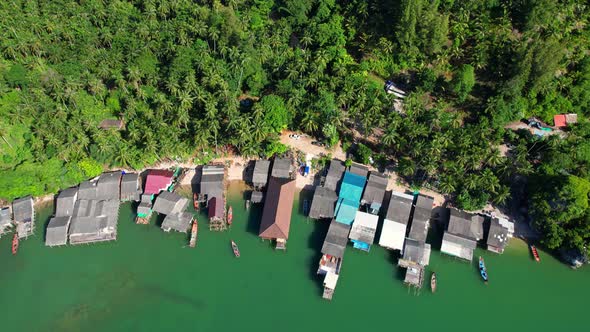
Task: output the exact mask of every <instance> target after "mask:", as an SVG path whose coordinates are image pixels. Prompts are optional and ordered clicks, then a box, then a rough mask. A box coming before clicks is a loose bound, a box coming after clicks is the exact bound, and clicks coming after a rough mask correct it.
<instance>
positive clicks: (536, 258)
mask: <svg viewBox="0 0 590 332" xmlns="http://www.w3.org/2000/svg"><path fill="white" fill-rule="evenodd" d="M531 252H532V253H533V257H534V258H535V260H536V261H537V262H540V261H541V257H539V252H538V251H537V248H536V247H535V246H534V245H531Z"/></svg>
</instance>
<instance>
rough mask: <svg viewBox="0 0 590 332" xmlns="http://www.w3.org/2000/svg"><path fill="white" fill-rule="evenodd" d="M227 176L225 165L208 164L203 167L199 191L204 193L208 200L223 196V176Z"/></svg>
mask: <svg viewBox="0 0 590 332" xmlns="http://www.w3.org/2000/svg"><path fill="white" fill-rule="evenodd" d="M224 176H225V167H224V166H223V165H206V166H203V168H202V169H201V182H200V186H199V193H200V194H201V195H203V198H204V199H205V200H206V201H209V200H210V199H211V198H213V197H222V198H223V195H224V184H223V178H224Z"/></svg>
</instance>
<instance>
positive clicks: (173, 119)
mask: <svg viewBox="0 0 590 332" xmlns="http://www.w3.org/2000/svg"><path fill="white" fill-rule="evenodd" d="M589 14H590V8H589V7H588V4H587V3H586V1H582V0H571V1H567V0H564V1H552V0H512V1H509V0H507V1H502V0H472V1H454V0H446V1H445V0H441V1H438V0H400V1H393V0H391V1H387V0H351V1H344V0H342V1H336V0H295V1H287V0H227V1H219V0H212V1H193V0H134V1H123V0H113V1H109V0H78V1H73V0H6V1H2V2H1V3H0V25H1V29H2V31H3V34H2V37H1V38H0V52H1V59H0V138H1V139H0V151H1V158H0V197H3V198H5V199H8V200H10V199H13V198H15V197H19V196H23V195H28V194H33V195H41V194H43V193H47V192H56V191H58V190H59V189H60V188H63V187H66V186H70V185H73V184H75V183H78V182H79V181H81V180H83V179H86V178H88V177H92V176H95V175H97V174H98V173H100V172H101V171H102V170H103V169H104V168H107V167H128V168H129V167H130V168H135V169H140V168H142V167H144V166H146V165H150V164H153V163H154V162H156V161H158V160H164V159H172V160H192V161H195V162H205V161H207V159H209V158H211V157H213V156H215V155H218V154H221V153H223V152H224V151H228V149H232V150H236V151H238V152H239V153H241V154H243V155H247V156H254V155H261V156H271V155H272V154H273V153H275V152H279V151H283V150H284V146H282V145H281V144H280V143H279V142H278V135H279V133H280V132H281V130H283V129H285V128H290V129H294V130H301V131H303V132H306V133H309V134H312V135H314V136H315V137H317V138H319V139H322V140H324V141H325V142H327V143H328V144H335V143H336V142H338V141H339V140H341V141H342V142H343V146H344V147H345V149H348V150H349V151H350V152H353V154H354V155H355V157H356V158H358V159H359V160H360V161H365V162H366V161H367V160H368V157H369V156H373V158H374V160H375V162H376V163H377V164H378V165H379V166H385V165H394V167H395V168H396V169H397V171H398V172H399V174H400V175H402V176H403V177H404V179H405V180H406V181H408V182H409V183H410V184H412V185H413V186H416V187H420V186H426V187H429V188H433V189H435V190H438V191H440V192H443V193H445V194H447V195H449V197H450V198H451V199H452V200H453V201H454V202H455V204H456V205H457V206H459V207H461V208H464V209H468V210H473V209H478V208H481V207H482V206H484V205H485V204H486V203H487V202H492V203H494V204H496V205H499V206H503V205H505V206H508V205H510V204H516V205H518V206H520V205H524V206H529V208H530V210H529V213H530V214H531V216H532V218H533V220H534V222H535V225H536V226H537V228H538V229H540V230H542V232H543V234H544V235H545V237H544V241H545V244H546V245H547V246H548V247H549V248H559V247H568V248H578V249H582V250H584V249H585V246H586V245H587V244H588V242H589V241H590V212H589V209H588V194H589V192H590V174H589V167H590V124H588V121H587V120H586V119H588V117H589V116H590V109H589V105H590V55H589V53H588V49H589V45H590V42H589V37H590V31H589V26H588V23H589ZM385 80H393V81H394V82H395V83H397V84H398V85H399V86H401V87H403V89H404V90H405V91H406V92H407V93H408V97H407V98H405V99H404V100H403V105H402V107H399V105H398V106H397V107H396V106H395V103H396V102H397V103H399V101H396V100H395V98H396V97H395V96H394V95H392V94H387V93H386V92H385V91H384V88H383V86H384V81H385ZM559 113H577V114H578V117H579V123H578V124H577V125H573V126H570V127H568V128H567V129H566V130H565V133H564V134H563V135H552V136H549V137H546V138H538V137H536V136H533V135H531V134H530V132H528V131H525V130H520V131H513V130H507V129H505V128H504V127H505V126H506V125H507V124H508V123H511V122H514V121H519V120H520V119H522V118H528V117H531V116H536V117H537V118H539V119H541V120H543V121H545V122H546V123H548V124H550V125H552V124H553V120H552V118H553V115H555V114H559ZM104 119H122V120H124V122H125V129H124V130H121V131H118V130H116V129H109V130H103V129H99V128H98V125H99V123H100V121H102V120H104ZM359 133H360V135H359ZM376 142H377V143H376ZM502 147H506V148H505V149H504V150H507V152H506V151H504V150H502ZM502 151H504V152H502ZM510 202H512V203H510ZM509 203H510V204H509Z"/></svg>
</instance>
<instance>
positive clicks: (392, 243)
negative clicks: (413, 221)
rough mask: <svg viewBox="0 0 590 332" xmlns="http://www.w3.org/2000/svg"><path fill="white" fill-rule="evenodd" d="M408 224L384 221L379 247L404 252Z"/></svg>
mask: <svg viewBox="0 0 590 332" xmlns="http://www.w3.org/2000/svg"><path fill="white" fill-rule="evenodd" d="M407 226H408V225H407V224H402V223H399V222H395V221H392V220H389V219H385V220H383V229H382V230H381V237H380V238H379V245H380V246H382V247H385V248H389V249H394V250H402V249H403V248H404V239H405V238H406V229H407Z"/></svg>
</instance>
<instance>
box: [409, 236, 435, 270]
mask: <svg viewBox="0 0 590 332" xmlns="http://www.w3.org/2000/svg"><path fill="white" fill-rule="evenodd" d="M426 246H430V245H428V244H425V243H424V242H421V241H416V240H412V239H406V245H405V247H404V255H403V259H404V260H406V261H410V262H414V263H417V264H420V265H422V266H425V265H427V264H428V263H427V262H428V260H429V258H426V257H425V256H426V253H427V252H426Z"/></svg>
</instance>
